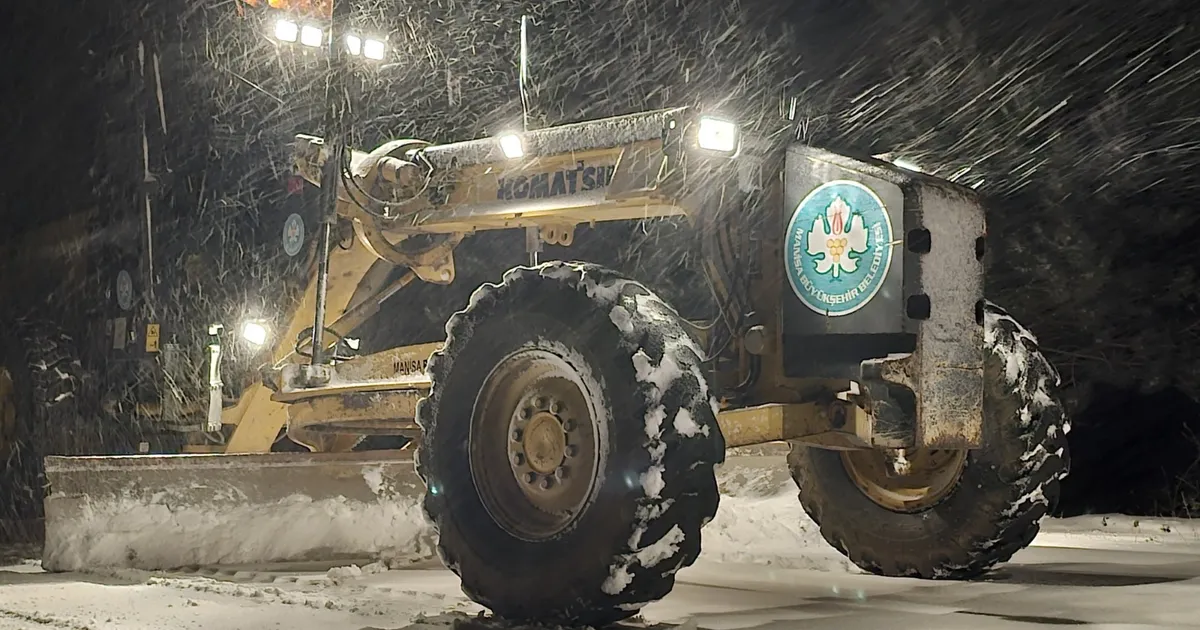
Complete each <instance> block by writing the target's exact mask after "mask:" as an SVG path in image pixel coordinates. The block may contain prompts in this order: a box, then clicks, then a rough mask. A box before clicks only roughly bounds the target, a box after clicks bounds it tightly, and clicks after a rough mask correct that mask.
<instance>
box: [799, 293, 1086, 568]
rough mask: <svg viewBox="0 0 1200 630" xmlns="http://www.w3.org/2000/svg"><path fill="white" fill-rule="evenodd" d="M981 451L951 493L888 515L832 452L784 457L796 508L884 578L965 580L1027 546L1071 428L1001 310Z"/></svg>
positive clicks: (1065, 464)
mask: <svg viewBox="0 0 1200 630" xmlns="http://www.w3.org/2000/svg"><path fill="white" fill-rule="evenodd" d="M984 344H985V348H986V352H985V362H984V402H983V413H984V443H983V447H982V448H980V449H976V450H972V451H969V452H967V454H966V455H965V461H964V462H963V464H962V468H961V472H960V473H959V474H958V475H957V477H956V478H955V479H954V480H953V484H954V485H953V486H952V487H950V488H949V490H948V492H947V493H946V494H945V495H944V496H942V497H941V498H940V499H938V501H937V502H936V503H935V504H933V505H929V506H927V507H923V508H922V509H919V510H912V511H897V510H894V509H888V508H887V507H885V506H884V505H881V504H880V502H879V501H877V500H873V499H872V498H870V497H868V495H867V493H865V492H863V491H862V489H861V486H860V485H857V484H856V483H855V480H854V479H853V475H852V474H851V472H850V468H851V466H848V465H847V464H846V459H845V458H844V456H843V455H840V454H839V453H837V452H834V451H825V450H819V449H813V448H804V447H800V446H796V447H794V448H793V449H792V452H791V454H790V456H789V458H788V463H789V465H790V467H791V469H792V476H793V478H794V479H795V481H796V484H797V486H799V488H800V501H801V503H802V505H803V506H804V509H805V511H806V512H808V514H809V516H811V517H812V518H813V520H814V521H816V522H817V523H818V524H819V525H820V527H821V533H822V535H823V536H824V537H825V539H826V540H828V541H829V542H830V543H831V544H832V545H833V546H834V547H836V548H837V549H838V550H839V551H841V552H842V553H843V554H845V555H846V556H847V557H849V558H850V559H851V560H852V561H853V562H854V563H855V564H857V565H858V566H859V567H862V568H863V569H866V570H867V571H870V572H872V573H877V574H881V575H893V576H908V577H920V578H931V579H966V578H970V577H974V576H976V575H979V574H981V573H984V572H986V571H987V570H989V569H990V568H992V567H993V566H995V565H996V564H998V563H1001V562H1005V561H1007V560H1008V559H1009V558H1011V557H1012V555H1013V554H1014V553H1016V552H1017V551H1019V550H1020V549H1022V548H1024V547H1026V546H1027V545H1028V544H1029V543H1030V542H1032V540H1033V538H1034V536H1036V535H1037V532H1038V524H1039V522H1040V520H1041V518H1042V517H1043V516H1045V515H1046V514H1047V513H1048V512H1050V511H1051V510H1052V509H1053V508H1054V505H1055V503H1056V502H1057V500H1058V496H1059V481H1060V480H1061V479H1062V478H1063V477H1065V476H1066V474H1067V471H1068V468H1069V461H1070V460H1069V454H1068V451H1067V442H1066V433H1067V432H1068V431H1069V430H1070V424H1069V423H1068V422H1067V421H1066V419H1065V418H1064V416H1063V412H1062V407H1061V406H1060V404H1059V403H1058V402H1057V401H1056V400H1055V399H1054V398H1053V397H1052V395H1051V390H1052V388H1054V387H1056V386H1057V385H1058V384H1059V377H1058V373H1057V372H1056V371H1055V370H1054V368H1053V367H1052V366H1051V365H1050V363H1049V362H1048V361H1047V360H1046V359H1045V357H1043V356H1042V354H1041V352H1040V351H1039V349H1038V346H1037V340H1036V339H1035V338H1034V336H1033V335H1032V334H1030V333H1029V331H1028V330H1026V329H1025V328H1024V327H1022V326H1021V325H1020V324H1018V323H1017V322H1016V320H1014V319H1013V318H1012V317H1011V316H1009V315H1008V313H1006V312H1005V311H1004V310H1002V309H1000V308H999V307H997V306H995V305H994V304H991V303H987V304H986V305H985V308H984Z"/></svg>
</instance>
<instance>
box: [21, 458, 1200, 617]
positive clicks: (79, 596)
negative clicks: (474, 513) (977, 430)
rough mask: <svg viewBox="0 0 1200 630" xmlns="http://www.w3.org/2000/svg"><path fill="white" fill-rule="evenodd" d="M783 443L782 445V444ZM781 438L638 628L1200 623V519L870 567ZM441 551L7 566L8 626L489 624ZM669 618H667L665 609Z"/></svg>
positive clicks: (731, 466)
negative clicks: (803, 498)
mask: <svg viewBox="0 0 1200 630" xmlns="http://www.w3.org/2000/svg"><path fill="white" fill-rule="evenodd" d="M777 458H779V459H777ZM781 458H782V455H780V454H778V453H777V452H775V453H771V454H769V455H767V456H765V457H763V456H744V455H742V454H739V453H730V460H729V463H728V464H727V465H726V466H724V467H723V469H722V470H721V473H720V476H719V479H720V483H721V486H722V491H723V493H724V494H723V498H722V502H721V509H720V512H719V513H718V514H717V517H716V518H715V519H714V520H713V521H712V522H711V523H709V525H708V526H707V527H705V529H704V552H703V553H702V554H701V556H700V560H699V561H698V562H697V564H696V565H695V566H693V567H690V568H688V569H685V570H683V571H681V572H680V573H679V583H678V584H677V586H676V588H675V591H674V592H673V593H672V594H671V595H670V596H669V597H667V598H666V599H665V600H663V601H661V602H658V603H655V604H652V605H650V606H649V607H647V608H646V609H645V611H644V613H643V616H642V618H641V619H637V620H635V622H634V623H632V624H626V625H627V626H632V627H634V628H644V627H646V626H650V625H652V626H655V627H656V628H659V629H660V630H671V629H672V627H673V626H680V627H681V628H682V630H690V629H692V628H708V629H711V630H725V629H734V628H764V629H768V630H774V629H779V630H784V629H792V628H795V629H802V628H845V629H849V630H856V629H858V628H862V629H866V628H884V627H913V628H933V629H940V628H968V627H969V628H972V629H973V630H987V629H991V628H1014V629H1015V628H1024V629H1029V628H1037V627H1047V628H1048V627H1052V626H1061V625H1088V626H1091V627H1095V628H1104V629H1107V628H1112V629H1116V628H1200V610H1197V607H1198V606H1200V604H1197V602H1200V525H1198V524H1196V523H1193V522H1189V521H1180V520H1164V519H1135V518H1131V517H1123V516H1087V517H1079V518H1074V519H1065V520H1057V519H1054V520H1048V521H1046V523H1045V526H1044V527H1043V533H1042V534H1041V536H1039V538H1038V539H1037V541H1035V543H1034V546H1033V547H1031V548H1029V549H1027V550H1025V551H1022V552H1021V553H1019V554H1018V555H1017V556H1016V558H1015V559H1014V561H1013V562H1012V563H1010V564H1008V565H1005V566H1004V567H1002V568H1001V569H1000V570H999V571H996V572H994V573H993V574H990V575H989V576H988V577H987V578H986V579H984V580H980V581H976V582H968V583H962V582H929V581H919V580H906V579H887V578H878V577H875V576H871V575H865V574H863V573H862V572H860V571H858V570H857V569H856V568H853V567H852V566H851V565H850V564H849V562H847V561H846V560H845V559H844V558H842V556H841V555H840V554H838V553H837V552H836V551H835V550H833V549H832V548H831V547H829V546H828V545H827V544H826V543H825V542H824V541H823V540H822V539H821V538H820V534H819V532H818V530H817V527H816V525H815V524H813V523H812V521H810V520H808V519H807V517H805V515H804V513H803V510H802V509H801V508H800V506H799V502H798V501H797V499H796V491H795V487H794V485H792V483H791V480H790V478H789V477H788V474H787V470H786V467H784V466H783V465H782V464H781V461H782V459H781ZM480 612H482V610H481V609H480V608H479V607H478V606H477V605H475V604H474V603H472V602H470V601H469V600H467V599H466V598H465V597H464V596H463V595H462V593H461V591H460V590H459V585H458V581H457V579H456V578H455V576H454V575H453V574H451V573H450V572H449V571H446V570H445V569H443V568H442V567H441V565H440V564H438V563H437V561H435V560H426V561H421V562H418V563H415V564H393V565H392V566H391V567H390V568H389V566H388V565H387V564H385V563H382V562H371V561H370V560H369V559H364V560H363V561H361V562H359V563H356V564H353V565H345V564H343V566H334V565H332V564H329V563H324V564H322V563H308V564H289V565H257V566H248V567H220V568H199V569H195V570H193V571H191V572H186V573H185V572H173V573H148V572H142V571H135V570H128V569H123V570H112V571H108V572H107V573H90V574H47V573H44V572H43V571H42V570H41V568H40V566H39V565H38V564H37V563H36V562H33V561H28V562H25V563H22V564H16V565H12V566H8V567H5V568H3V569H0V630H29V629H33V628H38V629H41V630H45V629H48V628H49V629H52V630H53V629H69V630H84V629H87V630H100V629H104V630H134V629H138V630H141V629H147V630H149V629H154V630H161V629H163V628H172V629H182V628H196V629H201V628H202V629H203V630H235V629H242V628H246V629H251V628H253V629H255V630H260V629H263V628H281V629H285V630H334V629H336V630H340V629H343V628H344V629H349V630H367V629H375V630H383V629H400V628H404V629H405V630H445V629H448V628H454V630H482V629H484V628H486V627H492V628H495V627H497V624H494V623H492V622H485V621H481V620H476V619H475V615H476V614H478V613H480ZM660 624H661V625H660Z"/></svg>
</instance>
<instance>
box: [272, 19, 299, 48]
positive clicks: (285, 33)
mask: <svg viewBox="0 0 1200 630" xmlns="http://www.w3.org/2000/svg"><path fill="white" fill-rule="evenodd" d="M299 35H300V25H298V24H296V23H295V22H293V21H291V20H284V19H279V20H276V21H275V39H278V40H279V41H281V42H294V41H296V38H297V37H299Z"/></svg>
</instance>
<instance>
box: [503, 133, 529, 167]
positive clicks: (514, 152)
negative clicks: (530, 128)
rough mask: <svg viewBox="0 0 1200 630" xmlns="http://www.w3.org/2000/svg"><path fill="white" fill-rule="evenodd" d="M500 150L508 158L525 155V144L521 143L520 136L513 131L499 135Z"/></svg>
mask: <svg viewBox="0 0 1200 630" xmlns="http://www.w3.org/2000/svg"><path fill="white" fill-rule="evenodd" d="M500 150H501V151H503V152H504V157H506V158H508V159H510V160H515V159H517V158H520V157H525V146H524V145H523V144H522V143H521V136H518V135H517V134H515V133H509V134H505V135H503V136H500Z"/></svg>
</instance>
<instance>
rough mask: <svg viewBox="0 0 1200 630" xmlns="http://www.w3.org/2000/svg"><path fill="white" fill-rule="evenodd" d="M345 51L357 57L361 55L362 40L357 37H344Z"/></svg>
mask: <svg viewBox="0 0 1200 630" xmlns="http://www.w3.org/2000/svg"><path fill="white" fill-rule="evenodd" d="M346 50H348V51H349V52H350V54H351V55H354V56H356V57H357V56H358V55H361V54H362V39H361V38H360V37H359V36H358V35H347V36H346Z"/></svg>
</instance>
